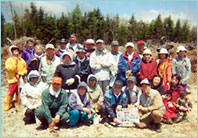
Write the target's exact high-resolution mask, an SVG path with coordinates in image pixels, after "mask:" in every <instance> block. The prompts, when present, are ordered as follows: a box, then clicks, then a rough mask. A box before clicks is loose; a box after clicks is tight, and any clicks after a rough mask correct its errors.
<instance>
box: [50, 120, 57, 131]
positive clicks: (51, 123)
mask: <svg viewBox="0 0 198 138" xmlns="http://www.w3.org/2000/svg"><path fill="white" fill-rule="evenodd" d="M55 125H56V123H55V122H54V121H52V122H50V123H49V131H51V130H53V128H54V126H55Z"/></svg>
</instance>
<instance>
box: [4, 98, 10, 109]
mask: <svg viewBox="0 0 198 138" xmlns="http://www.w3.org/2000/svg"><path fill="white" fill-rule="evenodd" d="M11 102H12V96H10V95H8V96H7V100H6V106H5V108H4V111H8V110H9V109H10V105H11Z"/></svg>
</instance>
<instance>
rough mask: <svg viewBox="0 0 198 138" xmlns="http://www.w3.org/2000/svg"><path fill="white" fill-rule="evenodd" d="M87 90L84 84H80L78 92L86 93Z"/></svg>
mask: <svg viewBox="0 0 198 138" xmlns="http://www.w3.org/2000/svg"><path fill="white" fill-rule="evenodd" d="M86 91H87V90H86V88H85V87H83V86H80V88H79V89H78V92H79V94H80V95H84V94H85V93H86Z"/></svg>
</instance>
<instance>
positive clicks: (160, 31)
mask: <svg viewBox="0 0 198 138" xmlns="http://www.w3.org/2000/svg"><path fill="white" fill-rule="evenodd" d="M153 27H154V34H155V39H160V38H161V37H162V36H163V35H164V26H163V23H162V19H161V15H160V14H159V15H158V16H157V18H156V19H155V23H154V26H153Z"/></svg>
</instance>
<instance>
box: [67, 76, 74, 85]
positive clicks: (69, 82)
mask: <svg viewBox="0 0 198 138" xmlns="http://www.w3.org/2000/svg"><path fill="white" fill-rule="evenodd" d="M74 81H75V80H74V78H71V79H68V80H67V81H66V82H65V84H67V85H68V86H70V85H72V84H73V83H74Z"/></svg>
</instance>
